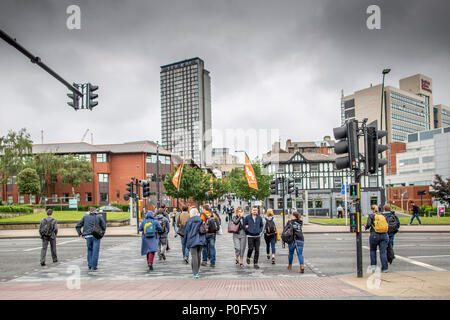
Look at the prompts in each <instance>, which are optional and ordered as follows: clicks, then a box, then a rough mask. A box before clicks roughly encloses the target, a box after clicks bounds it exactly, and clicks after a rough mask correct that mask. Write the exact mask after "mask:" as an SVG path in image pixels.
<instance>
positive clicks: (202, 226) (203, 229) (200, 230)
mask: <svg viewBox="0 0 450 320" xmlns="http://www.w3.org/2000/svg"><path fill="white" fill-rule="evenodd" d="M207 232H208V224H207V223H206V222H205V221H203V220H202V222H201V223H200V226H199V227H198V233H200V234H206V233H207Z"/></svg>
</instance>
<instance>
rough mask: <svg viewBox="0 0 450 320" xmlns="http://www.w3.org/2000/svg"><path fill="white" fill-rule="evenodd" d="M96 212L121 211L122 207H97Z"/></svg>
mask: <svg viewBox="0 0 450 320" xmlns="http://www.w3.org/2000/svg"><path fill="white" fill-rule="evenodd" d="M97 211H98V212H122V209H120V208H117V207H113V206H103V207H100V208H98V209H97Z"/></svg>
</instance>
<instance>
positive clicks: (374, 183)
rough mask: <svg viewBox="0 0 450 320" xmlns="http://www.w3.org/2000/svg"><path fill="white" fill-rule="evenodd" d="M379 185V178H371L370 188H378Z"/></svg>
mask: <svg viewBox="0 0 450 320" xmlns="http://www.w3.org/2000/svg"><path fill="white" fill-rule="evenodd" d="M377 185H378V181H377V177H369V187H370V188H376V187H377Z"/></svg>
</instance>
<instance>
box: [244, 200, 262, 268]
mask: <svg viewBox="0 0 450 320" xmlns="http://www.w3.org/2000/svg"><path fill="white" fill-rule="evenodd" d="M244 230H245V233H246V234H247V242H248V250H247V264H250V258H251V256H252V253H253V250H255V255H254V257H253V267H254V268H255V269H259V266H258V258H259V247H260V245H261V234H262V232H263V231H264V223H263V220H262V218H261V216H260V215H258V207H257V206H253V207H252V213H251V214H250V215H248V216H246V217H245V219H244Z"/></svg>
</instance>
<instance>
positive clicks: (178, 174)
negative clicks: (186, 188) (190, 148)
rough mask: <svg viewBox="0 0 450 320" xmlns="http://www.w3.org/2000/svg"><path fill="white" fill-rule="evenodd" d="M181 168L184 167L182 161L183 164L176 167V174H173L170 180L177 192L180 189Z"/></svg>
mask: <svg viewBox="0 0 450 320" xmlns="http://www.w3.org/2000/svg"><path fill="white" fill-rule="evenodd" d="M183 167H184V160H183V163H182V164H181V165H180V166H179V167H178V169H177V172H175V174H174V175H173V178H172V183H173V185H174V186H175V188H177V190H178V188H179V187H180V183H181V173H182V172H183Z"/></svg>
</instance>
